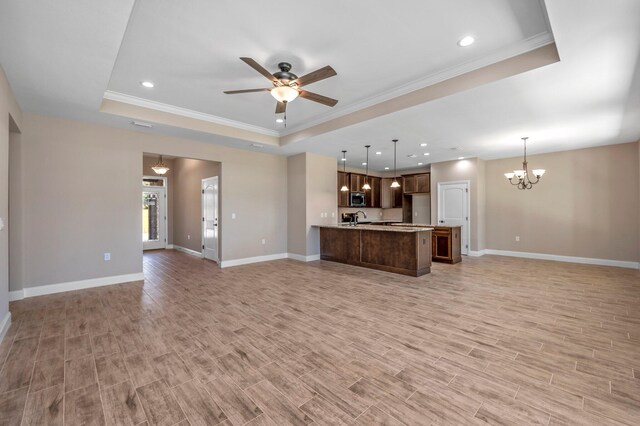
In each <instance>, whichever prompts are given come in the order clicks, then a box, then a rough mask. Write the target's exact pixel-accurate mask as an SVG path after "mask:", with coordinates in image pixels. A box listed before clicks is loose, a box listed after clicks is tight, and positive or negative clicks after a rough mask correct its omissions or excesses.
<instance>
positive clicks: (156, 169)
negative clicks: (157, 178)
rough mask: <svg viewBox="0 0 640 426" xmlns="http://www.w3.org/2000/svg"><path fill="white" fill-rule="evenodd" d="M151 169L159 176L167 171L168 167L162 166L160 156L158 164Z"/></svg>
mask: <svg viewBox="0 0 640 426" xmlns="http://www.w3.org/2000/svg"><path fill="white" fill-rule="evenodd" d="M151 168H152V169H153V171H154V172H156V173H157V174H159V175H163V174H165V173H167V172H168V171H169V166H167V165H166V164H164V162H163V161H162V155H161V156H160V159H159V160H158V162H157V163H156V164H155V165H154V166H153V167H151Z"/></svg>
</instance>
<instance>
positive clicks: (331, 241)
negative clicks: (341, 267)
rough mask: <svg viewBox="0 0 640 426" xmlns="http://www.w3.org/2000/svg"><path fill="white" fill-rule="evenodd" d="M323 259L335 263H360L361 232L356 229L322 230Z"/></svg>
mask: <svg viewBox="0 0 640 426" xmlns="http://www.w3.org/2000/svg"><path fill="white" fill-rule="evenodd" d="M320 247H321V253H322V259H324V260H333V261H335V262H343V263H355V262H358V261H360V231H359V230H358V229H356V228H354V229H337V228H336V229H334V228H322V229H321V230H320Z"/></svg>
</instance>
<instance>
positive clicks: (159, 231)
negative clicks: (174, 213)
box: [142, 186, 167, 250]
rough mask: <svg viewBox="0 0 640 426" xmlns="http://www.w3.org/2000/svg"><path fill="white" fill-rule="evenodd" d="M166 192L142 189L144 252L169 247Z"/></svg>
mask: <svg viewBox="0 0 640 426" xmlns="http://www.w3.org/2000/svg"><path fill="white" fill-rule="evenodd" d="M166 201H167V198H166V190H165V188H153V187H146V186H145V187H144V188H143V189H142V248H143V250H152V249H163V248H166V247H167V240H166V238H167V236H166V235H165V233H166V223H167V215H166Z"/></svg>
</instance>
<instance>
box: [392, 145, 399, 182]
mask: <svg viewBox="0 0 640 426" xmlns="http://www.w3.org/2000/svg"><path fill="white" fill-rule="evenodd" d="M397 146H398V139H394V140H393V182H391V188H400V184H399V183H398V178H397V177H396V174H397V173H398V170H397V168H396V148H397Z"/></svg>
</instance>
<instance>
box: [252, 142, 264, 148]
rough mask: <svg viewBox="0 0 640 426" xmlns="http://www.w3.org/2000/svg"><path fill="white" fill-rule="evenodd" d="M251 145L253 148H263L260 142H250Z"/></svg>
mask: <svg viewBox="0 0 640 426" xmlns="http://www.w3.org/2000/svg"><path fill="white" fill-rule="evenodd" d="M251 146H252V147H254V148H263V147H264V145H262V144H261V143H252V144H251Z"/></svg>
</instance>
